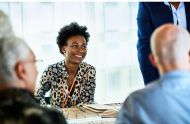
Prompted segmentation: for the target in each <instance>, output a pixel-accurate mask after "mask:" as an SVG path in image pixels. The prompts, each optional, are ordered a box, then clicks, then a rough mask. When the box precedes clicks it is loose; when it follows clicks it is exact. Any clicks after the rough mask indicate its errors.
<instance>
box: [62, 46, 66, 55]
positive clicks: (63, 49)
mask: <svg viewBox="0 0 190 124" xmlns="http://www.w3.org/2000/svg"><path fill="white" fill-rule="evenodd" d="M61 51H62V53H63V54H65V53H66V48H65V46H63V47H62V48H61Z"/></svg>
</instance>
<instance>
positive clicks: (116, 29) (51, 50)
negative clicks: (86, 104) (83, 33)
mask: <svg viewBox="0 0 190 124" xmlns="http://www.w3.org/2000/svg"><path fill="white" fill-rule="evenodd" d="M0 9H1V10H3V11H5V12H6V13H7V14H8V15H9V16H10V19H11V22H12V24H13V28H14V31H15V32H16V34H17V35H18V36H20V37H22V38H24V39H25V40H26V42H27V43H28V44H29V46H30V47H31V48H32V49H33V51H34V53H35V55H36V57H37V59H42V60H43V63H41V64H39V65H38V70H39V75H38V81H37V83H36V84H37V86H38V84H39V78H40V76H41V74H42V72H43V71H44V69H45V68H46V67H47V66H48V65H49V64H53V63H56V62H58V61H60V60H62V59H64V57H63V56H62V55H61V54H60V53H59V50H58V47H57V44H56V37H57V35H58V31H59V29H60V28H62V27H63V26H64V25H66V24H69V23H71V22H73V21H75V22H78V23H79V24H80V25H86V26H87V27H88V31H89V32H90V34H91V37H90V41H89V44H88V54H87V57H86V58H85V60H84V61H86V62H87V63H89V64H91V65H93V66H95V68H96V71H97V76H96V93H95V100H96V102H98V103H112V102H122V101H123V100H124V99H125V98H126V97H127V96H128V95H129V93H131V92H132V91H134V90H136V89H139V88H142V87H144V84H143V80H142V76H141V73H140V70H139V65H138V61H137V50H136V44H137V25H136V15H137V9H138V3H135V2H14V3H11V2H4V3H0Z"/></svg>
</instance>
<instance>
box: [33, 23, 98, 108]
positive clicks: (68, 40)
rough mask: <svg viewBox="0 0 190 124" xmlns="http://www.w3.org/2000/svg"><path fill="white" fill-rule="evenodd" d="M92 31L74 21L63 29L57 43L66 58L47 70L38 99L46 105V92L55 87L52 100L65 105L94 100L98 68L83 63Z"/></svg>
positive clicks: (88, 102)
mask: <svg viewBox="0 0 190 124" xmlns="http://www.w3.org/2000/svg"><path fill="white" fill-rule="evenodd" d="M89 37H90V35H89V33H88V32H87V27H86V26H80V25H78V24H77V23H71V24H69V25H66V26H64V27H63V28H61V30H60V32H59V35H58V37H57V44H58V47H59V50H60V52H61V54H63V56H64V57H65V59H64V60H62V61H60V62H57V63H55V64H53V65H50V66H48V68H47V69H46V70H45V71H44V73H43V75H42V77H41V80H40V84H41V86H40V87H39V89H38V90H37V93H36V98H37V99H38V100H39V101H40V102H41V104H42V106H46V102H45V94H46V92H48V91H49V90H50V89H51V94H50V103H51V105H52V106H53V107H59V108H65V107H71V106H75V105H78V104H83V103H87V104H90V103H93V102H94V92H95V75H96V70H95V68H94V67H93V66H91V65H90V64H87V63H86V62H83V60H84V58H85V56H86V54H87V44H88V41H89Z"/></svg>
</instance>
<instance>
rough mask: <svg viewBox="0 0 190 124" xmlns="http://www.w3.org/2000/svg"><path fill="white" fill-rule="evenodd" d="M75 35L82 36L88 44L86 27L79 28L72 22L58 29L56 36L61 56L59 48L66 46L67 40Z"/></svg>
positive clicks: (88, 35)
mask: <svg viewBox="0 0 190 124" xmlns="http://www.w3.org/2000/svg"><path fill="white" fill-rule="evenodd" d="M76 35H81V36H83V37H84V38H85V40H86V43H87V44H88V41H89V37H90V34H89V33H88V32H87V27H86V26H80V25H79V24H78V23H76V22H72V23H70V24H69V25H66V26H64V27H63V28H61V29H60V31H59V33H58V36H57V45H58V47H59V51H60V52H61V54H63V53H62V51H61V48H62V47H63V46H65V45H67V40H68V38H70V37H72V36H76Z"/></svg>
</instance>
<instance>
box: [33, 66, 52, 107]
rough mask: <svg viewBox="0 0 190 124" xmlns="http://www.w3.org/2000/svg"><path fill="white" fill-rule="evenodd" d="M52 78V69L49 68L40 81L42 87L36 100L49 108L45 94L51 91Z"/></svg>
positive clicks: (38, 90)
mask: <svg viewBox="0 0 190 124" xmlns="http://www.w3.org/2000/svg"><path fill="white" fill-rule="evenodd" d="M51 77H52V71H51V69H50V67H48V68H47V69H46V70H45V71H44V72H43V75H42V77H41V79H40V87H39V88H38V89H37V92H36V96H35V97H36V99H37V100H39V102H40V104H41V106H47V103H46V101H45V94H46V93H47V92H48V91H49V90H50V89H51Z"/></svg>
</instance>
